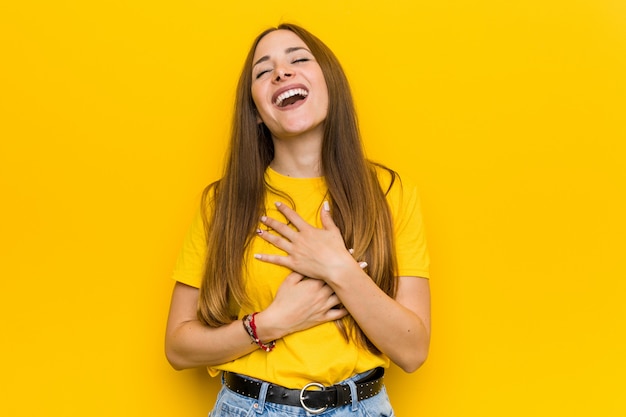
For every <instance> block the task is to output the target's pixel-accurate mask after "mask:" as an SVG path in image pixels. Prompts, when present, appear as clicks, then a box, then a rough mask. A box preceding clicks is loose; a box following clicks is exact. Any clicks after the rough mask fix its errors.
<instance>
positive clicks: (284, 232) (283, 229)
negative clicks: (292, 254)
mask: <svg viewBox="0 0 626 417" xmlns="http://www.w3.org/2000/svg"><path fill="white" fill-rule="evenodd" d="M260 220H261V223H263V224H264V225H266V226H267V227H269V228H270V229H272V230H274V231H275V232H276V233H278V234H279V235H281V236H283V237H285V238H287V239H289V240H293V238H294V237H295V235H296V234H297V233H298V232H297V231H296V230H293V229H292V228H291V227H289V225H286V224H285V223H283V222H281V221H278V220H276V219H273V218H271V217H267V216H261V219H260ZM258 232H259V230H258V229H257V233H258Z"/></svg>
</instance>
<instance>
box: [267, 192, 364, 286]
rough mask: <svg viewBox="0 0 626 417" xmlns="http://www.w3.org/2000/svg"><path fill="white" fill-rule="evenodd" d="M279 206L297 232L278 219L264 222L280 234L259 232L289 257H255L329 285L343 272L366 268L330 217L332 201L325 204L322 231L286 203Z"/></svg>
mask: <svg viewBox="0 0 626 417" xmlns="http://www.w3.org/2000/svg"><path fill="white" fill-rule="evenodd" d="M276 206H277V208H278V211H280V212H281V213H282V214H283V215H284V216H285V217H286V218H287V220H289V221H290V222H291V224H293V225H294V226H295V227H296V230H294V229H293V228H291V227H290V226H289V225H287V224H285V223H282V222H280V221H278V220H276V219H273V218H270V217H265V216H264V217H262V218H261V222H262V223H263V224H265V225H266V226H268V227H270V228H271V229H273V230H274V231H275V232H276V233H277V234H273V233H268V232H265V231H262V230H258V231H257V233H258V234H259V236H260V237H261V238H263V239H264V240H266V241H267V242H269V243H271V244H273V245H274V246H276V247H277V248H279V249H282V250H283V251H285V252H286V253H287V255H286V256H283V255H267V254H256V255H255V258H257V259H259V260H261V261H263V262H270V263H273V264H276V265H281V266H284V267H287V268H289V269H291V270H292V271H297V272H299V273H301V274H302V275H304V276H307V277H311V278H317V279H321V280H324V281H327V282H330V281H332V277H333V276H334V274H336V273H337V272H339V271H341V270H345V269H346V268H354V267H355V266H356V267H357V268H359V267H361V268H362V267H363V265H360V266H359V265H358V264H357V263H356V261H355V260H354V258H353V257H352V254H351V253H350V252H349V251H348V249H346V246H345V243H344V241H343V238H342V236H341V232H340V230H339V228H338V227H337V226H336V225H335V222H334V221H333V219H332V217H331V215H330V209H329V207H328V202H326V201H325V202H324V205H323V208H322V211H321V213H320V217H321V221H322V228H321V229H320V228H317V227H314V226H312V225H311V224H309V223H307V222H306V221H305V220H304V219H302V217H300V216H299V215H298V213H296V212H295V211H293V210H292V209H291V208H289V207H288V206H287V205H286V204H282V203H276Z"/></svg>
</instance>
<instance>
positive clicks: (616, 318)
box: [0, 0, 626, 417]
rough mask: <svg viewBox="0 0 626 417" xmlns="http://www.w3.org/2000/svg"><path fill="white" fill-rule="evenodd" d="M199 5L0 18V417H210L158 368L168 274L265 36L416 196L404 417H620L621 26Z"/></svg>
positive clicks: (397, 398) (414, 6)
mask: <svg viewBox="0 0 626 417" xmlns="http://www.w3.org/2000/svg"><path fill="white" fill-rule="evenodd" d="M214 3H215V2H213V1H182V2H173V1H146V0H136V1H122V0H113V1H106V2H104V1H95V2H92V1H78V0H65V1H63V0H61V1H56V2H51V1H50V2H44V1H36V0H25V1H13V2H9V1H7V2H3V4H2V6H0V73H1V76H0V121H1V123H0V192H1V195H2V205H1V208H0V210H1V216H0V233H1V246H0V257H1V262H2V278H1V281H0V298H1V299H0V314H1V317H2V318H1V320H2V326H1V331H2V342H1V344H0V358H1V360H2V370H1V375H2V381H3V388H2V389H0V415H3V416H29V417H30V416H68V417H69V416H81V417H82V416H87V415H89V416H174V415H184V416H204V415H206V413H207V412H208V410H209V408H210V407H211V405H212V402H213V397H214V394H215V392H216V390H217V388H218V383H217V381H215V380H210V379H209V377H208V376H207V375H206V374H205V372H204V371H202V370H197V371H185V372H175V371H173V370H171V369H170V368H169V366H168V364H167V363H166V361H165V358H164V355H163V352H162V351H163V348H162V346H163V331H164V324H165V319H166V314H167V307H168V302H169V293H170V290H171V286H172V282H171V281H170V279H169V274H170V271H171V269H172V266H173V263H174V259H175V257H176V254H177V251H178V248H179V246H180V244H181V239H182V236H183V234H184V232H185V230H186V227H187V225H188V223H189V221H190V218H191V215H192V213H193V211H194V209H195V205H196V203H197V199H198V196H199V192H200V190H201V188H202V187H203V185H204V184H206V183H207V182H208V181H209V180H210V179H213V178H214V177H215V176H216V175H218V173H219V172H220V164H221V160H222V155H223V151H224V147H225V137H226V135H227V131H228V124H227V120H228V118H229V114H230V111H231V103H232V98H233V90H234V84H235V79H236V76H237V73H238V71H239V68H240V66H241V64H242V60H243V56H244V54H245V53H246V50H247V48H248V45H249V43H250V42H251V40H252V37H253V36H254V35H255V34H256V33H257V32H259V31H260V30H261V29H264V28H265V27H266V26H268V25H272V24H276V23H278V22H279V21H281V20H287V21H295V22H297V23H300V24H302V25H304V26H305V27H307V28H309V29H311V30H312V31H313V32H314V33H317V34H318V35H319V36H320V37H321V38H322V39H324V40H326V41H327V43H328V44H329V45H330V46H331V47H332V48H333V49H334V50H335V52H336V53H337V54H338V55H339V57H340V59H341V60H342V61H343V63H344V65H345V67H346V70H347V72H348V75H349V77H350V79H351V80H352V83H353V88H354V89H355V96H356V99H357V105H358V110H359V114H360V118H361V121H362V124H363V133H364V136H365V140H366V145H367V149H368V154H369V155H370V156H371V157H372V158H375V159H377V160H380V161H382V162H385V163H387V164H389V165H391V166H393V167H395V168H397V169H399V170H401V171H403V172H404V173H405V175H410V176H412V177H413V178H415V179H416V180H417V181H418V183H419V184H420V185H421V189H422V194H423V200H424V211H425V215H426V218H427V229H428V236H429V240H430V247H431V251H432V259H433V268H432V273H433V276H434V278H433V279H432V289H433V314H434V320H433V327H434V335H433V343H432V353H431V356H430V358H429V361H428V362H427V364H426V365H425V366H424V367H423V368H422V369H421V370H419V371H418V372H417V373H415V374H412V375H404V374H402V373H401V372H400V371H399V370H398V369H395V368H394V369H392V370H391V371H390V375H389V377H388V379H387V381H388V385H389V386H390V390H391V395H392V401H393V402H394V403H395V406H396V410H397V415H398V416H400V417H413V416H417V415H419V416H431V417H443V416H457V415H464V416H518V415H519V416H526V415H535V416H558V415H563V416H565V415H567V416H587V415H595V416H623V415H626V399H625V398H626V397H625V396H624V374H625V373H626V360H625V359H624V352H625V351H626V343H625V338H626V335H625V331H624V329H625V323H626V308H625V307H624V304H625V303H624V301H623V300H624V298H625V295H626V291H625V290H626V284H625V282H626V279H625V278H626V266H625V264H624V258H625V256H624V252H625V248H626V237H625V236H626V221H625V220H624V214H625V212H626V178H625V177H626V174H625V172H626V169H625V167H624V166H625V163H624V159H625V156H626V155H625V154H626V152H625V150H626V145H625V140H626V122H625V119H626V82H625V78H626V3H625V2H624V1H623V0H577V1H572V0H568V1H566V0H552V1H550V0H547V1H546V0H525V1H501V0H455V1H453V0H447V1H413V0H405V1H395V2H394V1H384V2H383V1H381V2H361V1H351V0H318V1H306V2H297V1H296V2H286V1H275V0H268V1H265V2H255V1H247V0H244V1H239V2H224V4H223V5H221V4H220V5H214ZM226 4H228V5H226Z"/></svg>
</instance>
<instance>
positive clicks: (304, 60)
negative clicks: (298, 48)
mask: <svg viewBox="0 0 626 417" xmlns="http://www.w3.org/2000/svg"><path fill="white" fill-rule="evenodd" d="M307 61H310V58H298V59H294V60H293V61H291V63H292V64H297V63H300V62H307ZM270 71H271V70H269V69H266V70H263V71H261V72H259V73H258V74H257V75H256V77H255V78H256V79H257V80H258V79H259V78H261V77H262V76H263V74H265V73H266V72H270Z"/></svg>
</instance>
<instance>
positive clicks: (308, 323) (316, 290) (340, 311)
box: [256, 272, 348, 341]
mask: <svg viewBox="0 0 626 417" xmlns="http://www.w3.org/2000/svg"><path fill="white" fill-rule="evenodd" d="M340 304H341V301H340V300H339V298H338V297H337V296H336V295H335V293H334V292H333V290H332V288H330V287H329V286H328V285H326V284H325V283H324V282H323V281H320V280H318V279H312V278H305V277H304V276H303V275H302V274H299V273H297V272H292V273H290V274H289V275H287V278H285V280H284V281H283V283H282V284H281V285H280V287H279V288H278V292H277V293H276V297H275V298H274V301H272V304H270V306H269V307H268V308H267V309H265V310H264V311H262V312H261V313H259V314H258V315H257V319H256V320H257V325H258V328H259V332H260V333H259V338H260V339H261V340H265V341H271V340H275V339H279V338H281V337H283V336H285V335H287V334H290V333H294V332H297V331H300V330H305V329H308V328H311V327H314V326H317V325H318V324H322V323H326V322H328V321H334V320H338V319H340V318H342V317H344V316H345V315H346V314H347V313H348V312H347V311H346V310H345V309H344V308H341V307H338V306H339V305H340Z"/></svg>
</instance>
